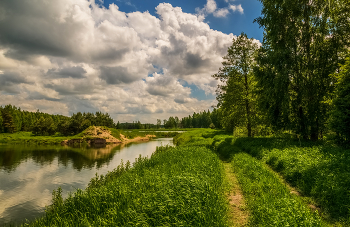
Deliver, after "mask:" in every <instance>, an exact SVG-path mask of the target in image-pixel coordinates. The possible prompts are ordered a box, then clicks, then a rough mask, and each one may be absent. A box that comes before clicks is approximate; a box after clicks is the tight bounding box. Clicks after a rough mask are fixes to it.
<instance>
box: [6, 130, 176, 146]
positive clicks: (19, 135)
mask: <svg viewBox="0 0 350 227" xmlns="http://www.w3.org/2000/svg"><path fill="white" fill-rule="evenodd" d="M101 128H105V129H108V130H109V131H110V134H111V135H112V136H114V137H115V138H116V139H119V140H121V134H122V135H124V136H125V137H126V138H128V139H133V138H135V137H144V136H146V135H148V134H152V135H155V136H156V137H158V138H164V137H174V136H176V135H177V134H178V133H177V132H172V131H171V132H153V131H143V130H120V129H114V128H106V127H101ZM87 131H88V129H86V130H84V131H83V132H81V133H79V134H77V135H74V136H62V135H60V134H56V135H53V136H34V135H33V134H32V133H31V132H16V133H0V144H1V143H2V144H21V143H33V144H60V143H61V142H62V141H64V140H72V139H84V138H85V139H86V138H89V139H93V138H94V137H93V136H90V135H89V133H88V132H87Z"/></svg>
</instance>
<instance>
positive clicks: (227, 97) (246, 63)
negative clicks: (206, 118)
mask: <svg viewBox="0 0 350 227" xmlns="http://www.w3.org/2000/svg"><path fill="white" fill-rule="evenodd" d="M258 48H259V46H258V44H257V42H255V41H254V40H253V39H248V37H247V35H246V34H244V33H242V34H241V35H240V36H238V37H237V38H236V39H233V43H232V45H231V46H230V47H229V48H228V50H227V55H226V56H224V57H223V59H224V61H223V62H222V65H223V67H222V68H220V69H219V72H218V73H217V74H214V75H212V76H213V77H214V78H215V79H217V80H220V82H221V84H222V85H219V86H218V89H217V100H218V107H220V108H222V111H223V112H224V116H225V117H224V118H223V119H222V124H223V126H224V127H225V129H226V130H230V131H231V130H232V129H233V128H235V127H238V126H244V127H246V128H247V132H248V137H251V136H252V128H253V127H254V126H255V125H256V124H257V108H256V94H255V89H256V88H255V87H256V80H255V77H254V74H253V67H254V64H255V60H254V57H255V54H256V51H257V50H258Z"/></svg>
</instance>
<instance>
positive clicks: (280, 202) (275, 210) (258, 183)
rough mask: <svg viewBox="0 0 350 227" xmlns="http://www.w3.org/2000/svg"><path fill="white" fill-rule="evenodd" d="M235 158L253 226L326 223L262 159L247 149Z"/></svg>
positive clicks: (233, 163) (238, 176) (235, 168)
mask: <svg viewBox="0 0 350 227" xmlns="http://www.w3.org/2000/svg"><path fill="white" fill-rule="evenodd" d="M232 158H233V159H232V167H233V168H234V172H235V173H236V175H237V178H238V181H239V183H240V185H241V188H242V191H243V194H244V197H245V200H246V201H247V203H248V207H249V209H250V210H251V214H252V215H251V219H250V226H327V225H326V224H325V223H324V222H322V220H321V218H320V216H319V215H317V214H315V213H313V212H312V211H311V210H310V208H308V207H307V206H306V205H305V204H304V203H303V202H302V201H301V199H300V198H298V197H297V196H296V195H294V194H291V193H290V190H289V189H288V188H287V187H286V186H285V185H284V184H283V183H282V182H281V181H280V179H279V178H278V177H277V176H276V175H275V174H274V173H272V172H271V171H269V170H268V169H267V168H266V167H265V166H264V165H263V164H262V163H261V162H259V161H257V160H256V159H254V158H253V157H252V156H250V155H248V154H246V153H237V154H234V155H233V157H232Z"/></svg>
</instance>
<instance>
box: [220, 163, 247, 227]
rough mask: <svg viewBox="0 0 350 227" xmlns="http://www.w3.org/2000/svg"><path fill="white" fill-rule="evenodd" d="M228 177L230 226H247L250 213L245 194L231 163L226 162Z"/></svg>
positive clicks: (226, 191)
mask: <svg viewBox="0 0 350 227" xmlns="http://www.w3.org/2000/svg"><path fill="white" fill-rule="evenodd" d="M223 164H224V169H225V175H226V185H227V186H226V190H225V195H226V197H227V199H228V202H229V213H228V218H229V225H230V226H234V227H241V226H246V225H247V223H248V217H249V211H248V208H247V206H246V203H245V201H244V197H243V193H242V190H241V188H240V185H239V183H238V180H237V177H236V175H235V174H234V172H233V168H232V166H231V164H230V163H226V162H224V163H223Z"/></svg>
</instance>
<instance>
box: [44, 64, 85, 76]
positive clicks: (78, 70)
mask: <svg viewBox="0 0 350 227" xmlns="http://www.w3.org/2000/svg"><path fill="white" fill-rule="evenodd" d="M47 74H48V75H51V76H54V77H60V78H69V77H70V78H84V77H85V74H86V70H85V69H84V68H83V67H81V66H72V67H67V68H62V69H59V70H57V69H49V70H48V71H47Z"/></svg>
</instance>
